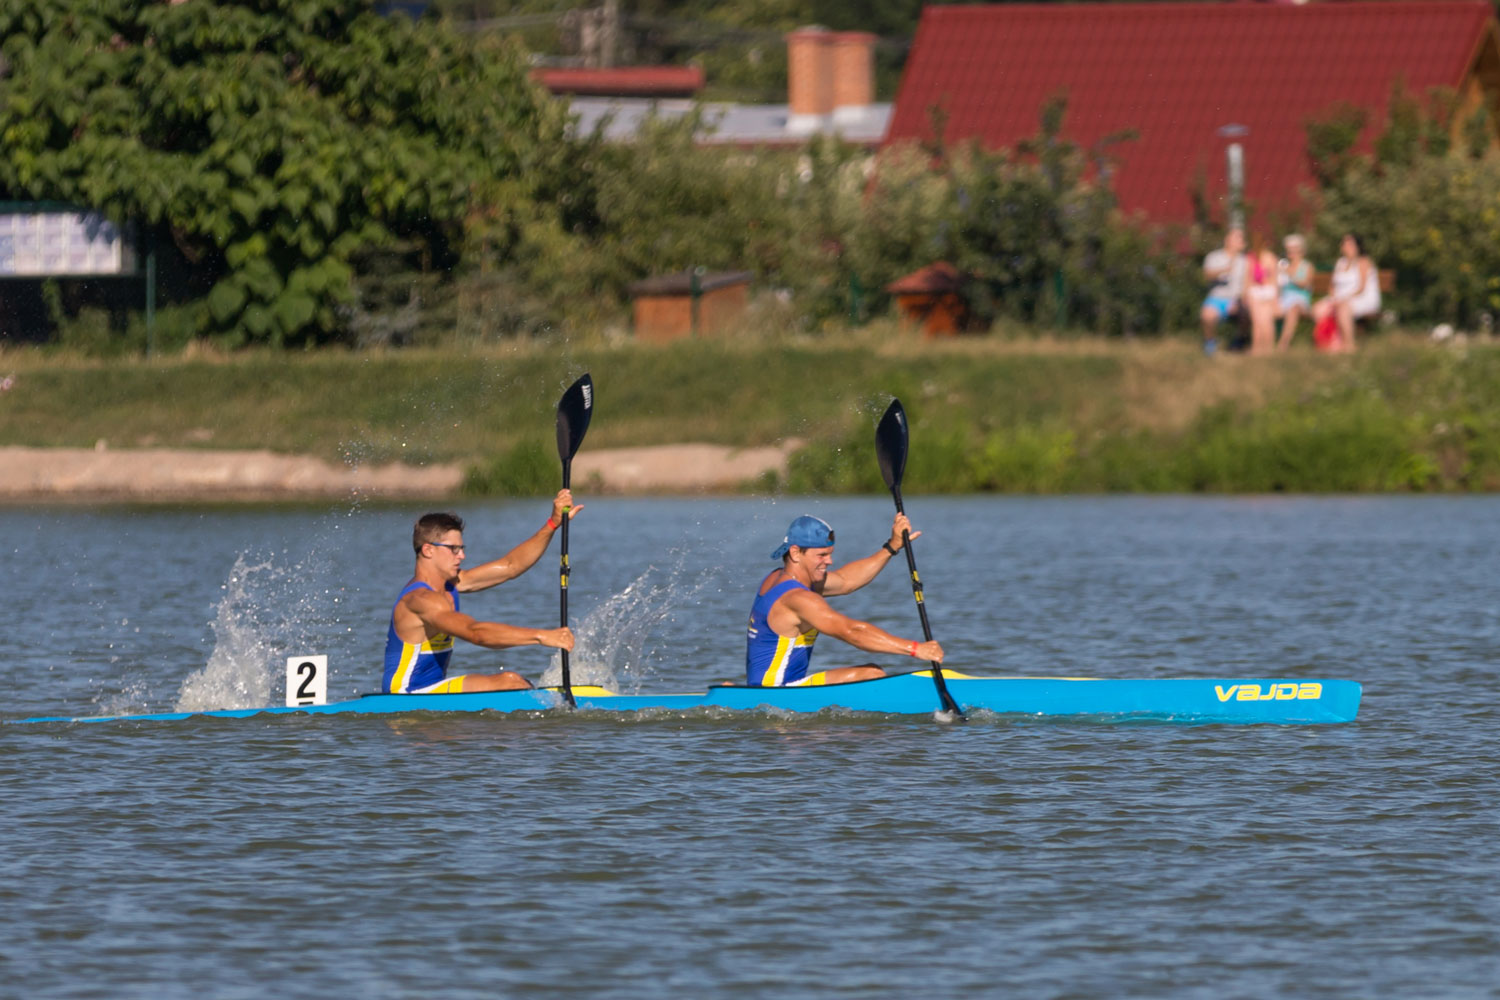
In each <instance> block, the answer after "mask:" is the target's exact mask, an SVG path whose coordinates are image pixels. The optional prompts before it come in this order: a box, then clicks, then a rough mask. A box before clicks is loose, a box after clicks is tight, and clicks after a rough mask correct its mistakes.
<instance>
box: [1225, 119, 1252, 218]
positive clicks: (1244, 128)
mask: <svg viewBox="0 0 1500 1000" xmlns="http://www.w3.org/2000/svg"><path fill="white" fill-rule="evenodd" d="M1218 131H1219V136H1220V137H1221V138H1224V139H1228V140H1229V146H1228V148H1227V149H1225V150H1224V156H1225V159H1226V160H1227V163H1226V170H1227V173H1228V179H1229V193H1228V199H1229V227H1230V228H1231V229H1244V228H1245V147H1244V146H1242V145H1240V143H1239V141H1238V140H1240V139H1243V138H1245V136H1247V135H1249V134H1250V126H1248V125H1237V124H1234V123H1230V124H1228V125H1221V126H1219V130H1218Z"/></svg>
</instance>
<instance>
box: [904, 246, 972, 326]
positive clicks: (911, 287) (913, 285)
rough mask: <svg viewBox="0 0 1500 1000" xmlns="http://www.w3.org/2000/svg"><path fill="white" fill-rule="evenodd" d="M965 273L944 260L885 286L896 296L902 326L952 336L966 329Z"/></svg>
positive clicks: (967, 321) (967, 322)
mask: <svg viewBox="0 0 1500 1000" xmlns="http://www.w3.org/2000/svg"><path fill="white" fill-rule="evenodd" d="M963 287H964V276H963V274H961V273H960V272H959V270H958V268H956V267H954V266H953V265H952V264H949V263H948V262H947V261H938V262H937V263H936V264H929V265H927V266H926V267H924V268H922V269H921V270H918V271H913V272H912V273H911V274H908V275H907V276H906V277H904V278H898V279H896V280H895V281H893V282H891V283H890V284H889V285H886V286H885V290H886V291H887V292H889V293H890V294H891V295H892V296H893V297H894V298H895V299H896V311H897V312H898V313H899V314H900V316H901V322H902V325H903V326H906V327H909V328H915V329H919V330H921V331H922V333H923V334H924V335H925V336H928V337H951V336H953V335H955V334H957V333H961V332H963V331H964V330H967V329H968V328H969V307H968V303H966V302H965V301H964V297H963Z"/></svg>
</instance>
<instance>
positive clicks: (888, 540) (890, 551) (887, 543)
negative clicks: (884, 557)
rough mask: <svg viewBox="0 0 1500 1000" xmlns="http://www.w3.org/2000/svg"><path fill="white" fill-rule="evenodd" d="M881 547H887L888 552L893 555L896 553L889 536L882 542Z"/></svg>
mask: <svg viewBox="0 0 1500 1000" xmlns="http://www.w3.org/2000/svg"><path fill="white" fill-rule="evenodd" d="M880 547H881V548H882V549H885V550H886V551H887V552H889V553H890V554H891V555H893V556H894V555H895V554H896V550H895V549H893V548H891V540H890V539H889V538H887V539H886V540H885V541H883V542H881V543H880Z"/></svg>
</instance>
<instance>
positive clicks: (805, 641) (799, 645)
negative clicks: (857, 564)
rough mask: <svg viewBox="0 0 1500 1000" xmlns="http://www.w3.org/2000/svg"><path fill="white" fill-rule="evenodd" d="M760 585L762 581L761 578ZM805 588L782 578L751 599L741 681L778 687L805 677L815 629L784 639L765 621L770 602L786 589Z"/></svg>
mask: <svg viewBox="0 0 1500 1000" xmlns="http://www.w3.org/2000/svg"><path fill="white" fill-rule="evenodd" d="M768 576H769V574H768ZM761 584H762V585H764V584H765V581H764V580H762V581H761ZM799 587H800V588H801V589H803V590H807V589H809V588H808V587H807V586H806V585H804V584H801V583H798V582H797V581H796V580H783V581H782V582H780V583H778V584H777V585H776V586H774V587H772V588H771V589H770V590H768V591H766V592H765V593H764V594H759V595H757V596H756V598H755V603H754V604H752V605H751V606H750V628H749V630H748V631H747V632H746V633H745V683H746V684H749V685H751V686H752V687H781V686H783V685H786V684H793V683H795V682H797V681H800V680H802V679H803V678H804V677H806V676H807V668H808V666H809V665H810V664H811V663H812V646H813V642H814V641H815V640H816V639H817V638H818V630H817V629H815V628H814V629H808V630H807V631H806V632H803V633H802V634H801V635H798V636H792V637H790V638H788V637H787V636H784V635H777V634H776V632H775V631H773V630H772V628H771V626H770V624H769V623H768V622H767V621H766V616H767V615H768V614H770V613H771V605H773V604H775V603H776V602H777V601H778V600H780V598H781V596H782V595H783V594H785V593H787V592H788V591H792V590H796V589H798V588H799Z"/></svg>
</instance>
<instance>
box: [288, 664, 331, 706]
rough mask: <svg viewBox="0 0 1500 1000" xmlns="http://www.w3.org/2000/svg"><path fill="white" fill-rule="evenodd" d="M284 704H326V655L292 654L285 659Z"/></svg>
mask: <svg viewBox="0 0 1500 1000" xmlns="http://www.w3.org/2000/svg"><path fill="white" fill-rule="evenodd" d="M286 704H287V707H288V708H296V707H298V706H300V705H326V704H328V657H326V656H292V657H288V658H287V661H286Z"/></svg>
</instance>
